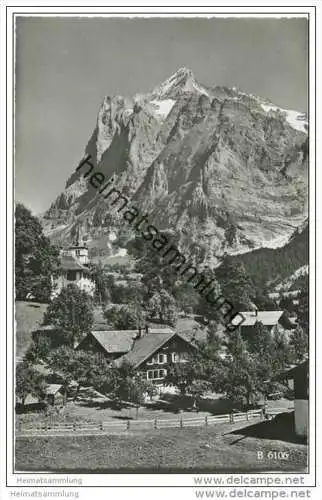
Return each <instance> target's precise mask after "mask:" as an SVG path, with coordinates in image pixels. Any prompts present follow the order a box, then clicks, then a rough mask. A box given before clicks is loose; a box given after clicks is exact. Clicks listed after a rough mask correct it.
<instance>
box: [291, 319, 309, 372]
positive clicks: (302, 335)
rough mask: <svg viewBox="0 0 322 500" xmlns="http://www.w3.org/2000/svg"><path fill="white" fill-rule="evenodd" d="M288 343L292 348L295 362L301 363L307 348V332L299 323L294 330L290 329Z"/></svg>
mask: <svg viewBox="0 0 322 500" xmlns="http://www.w3.org/2000/svg"><path fill="white" fill-rule="evenodd" d="M290 345H291V347H292V349H293V353H294V360H295V362H296V363H301V362H302V361H304V359H305V358H306V356H307V354H308V350H309V339H308V335H307V333H306V332H305V331H304V330H303V328H302V327H301V326H300V325H297V327H296V328H295V330H293V331H292V333H291V337H290Z"/></svg>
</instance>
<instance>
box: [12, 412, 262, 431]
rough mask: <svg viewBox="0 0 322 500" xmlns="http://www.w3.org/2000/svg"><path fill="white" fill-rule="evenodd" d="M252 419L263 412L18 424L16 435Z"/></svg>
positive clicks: (168, 426)
mask: <svg viewBox="0 0 322 500" xmlns="http://www.w3.org/2000/svg"><path fill="white" fill-rule="evenodd" d="M253 418H261V419H263V418H264V414H263V410H249V411H247V412H244V413H242V412H241V413H226V414H225V415H210V416H206V417H198V416H196V417H189V418H180V419H159V418H155V419H150V420H123V421H115V422H113V421H108V422H98V423H96V422H81V423H78V422H71V423H42V424H38V425H37V424H27V423H26V424H21V423H20V424H18V428H17V431H18V434H33V433H37V434H38V433H54V434H64V433H71V432H72V433H73V432H78V433H85V434H86V433H92V432H93V433H97V432H104V433H113V432H119V431H128V430H131V431H132V430H133V431H135V430H152V429H166V428H174V427H176V428H184V427H202V426H208V425H215V424H224V423H235V422H241V421H247V420H251V419H253Z"/></svg>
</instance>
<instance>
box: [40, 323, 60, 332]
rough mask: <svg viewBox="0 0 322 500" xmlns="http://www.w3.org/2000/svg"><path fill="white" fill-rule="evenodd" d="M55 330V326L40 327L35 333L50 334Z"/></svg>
mask: <svg viewBox="0 0 322 500" xmlns="http://www.w3.org/2000/svg"><path fill="white" fill-rule="evenodd" d="M54 330H57V326H55V325H40V326H39V327H38V328H37V330H35V331H37V332H51V331H54Z"/></svg>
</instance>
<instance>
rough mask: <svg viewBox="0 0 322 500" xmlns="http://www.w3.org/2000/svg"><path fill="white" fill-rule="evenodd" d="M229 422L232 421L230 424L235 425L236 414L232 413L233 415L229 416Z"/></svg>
mask: <svg viewBox="0 0 322 500" xmlns="http://www.w3.org/2000/svg"><path fill="white" fill-rule="evenodd" d="M229 421H230V423H231V424H233V423H234V414H233V413H231V414H230V415H229Z"/></svg>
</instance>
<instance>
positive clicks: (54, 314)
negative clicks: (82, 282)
mask: <svg viewBox="0 0 322 500" xmlns="http://www.w3.org/2000/svg"><path fill="white" fill-rule="evenodd" d="M45 323H46V324H52V325H54V326H55V327H56V329H57V331H58V334H59V335H60V337H61V343H62V344H66V345H69V346H71V347H73V345H74V343H75V342H76V341H80V340H81V339H82V338H83V337H84V336H85V335H86V334H87V333H89V332H90V331H91V327H92V325H93V301H92V298H91V297H90V296H89V295H88V294H87V293H86V292H85V291H84V290H81V289H80V288H79V287H77V286H76V285H68V286H67V287H66V288H63V289H62V291H61V292H60V294H59V295H58V296H57V297H55V298H54V300H53V301H52V302H51V303H50V304H49V307H48V309H47V312H46V314H45Z"/></svg>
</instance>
